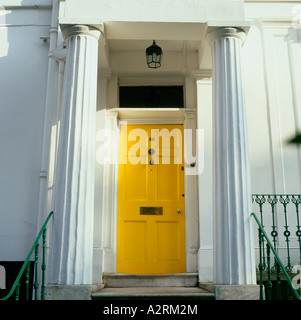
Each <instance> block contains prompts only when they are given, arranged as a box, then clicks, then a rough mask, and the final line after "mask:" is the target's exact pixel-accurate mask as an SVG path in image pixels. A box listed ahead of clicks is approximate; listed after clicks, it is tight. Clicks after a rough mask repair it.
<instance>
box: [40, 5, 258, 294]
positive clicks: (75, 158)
mask: <svg viewBox="0 0 301 320" xmlns="http://www.w3.org/2000/svg"><path fill="white" fill-rule="evenodd" d="M92 2H93V5H92V4H91V6H85V5H84V4H83V2H80V1H73V2H71V1H64V2H61V7H60V11H59V13H60V14H59V24H60V27H61V29H62V33H63V37H64V40H65V45H66V49H67V55H66V57H65V59H63V60H64V64H65V68H64V82H63V86H62V102H61V115H60V116H59V118H58V120H59V121H60V130H59V135H57V138H58V147H57V155H56V157H57V163H56V165H55V176H56V183H55V188H54V190H53V194H51V197H52V204H51V205H50V206H51V207H52V208H54V211H55V212H56V216H55V219H54V224H53V230H52V232H53V233H52V237H51V238H50V255H49V267H48V270H49V271H48V272H49V278H48V287H47V290H48V291H47V292H48V293H47V295H48V297H50V298H51V297H55V298H56V299H57V298H58V297H59V296H60V292H62V294H63V292H65V290H66V288H68V289H69V290H70V292H71V291H72V292H74V297H77V298H78V297H79V296H81V295H82V297H83V298H84V297H87V292H88V295H89V290H91V286H92V284H101V282H102V274H103V273H104V272H106V273H115V272H116V249H117V248H116V243H117V241H116V239H117V199H118V194H117V185H118V139H119V125H120V123H121V122H122V121H127V123H128V124H132V123H143V124H158V123H162V124H184V128H185V129H192V132H196V129H204V134H205V137H206V139H205V140H202V139H199V140H198V141H197V139H196V135H195V134H193V136H192V139H193V146H194V150H192V154H193V155H194V154H195V152H196V149H198V151H199V152H200V153H199V157H198V158H197V159H196V167H195V168H193V170H195V174H186V177H185V206H186V272H187V273H198V277H199V281H200V282H213V283H214V284H215V285H216V286H217V288H218V289H217V298H220V299H223V298H225V297H226V296H227V294H228V291H229V290H230V291H231V290H232V292H234V294H235V295H237V296H240V298H242V296H241V294H245V295H246V297H247V298H250V297H252V296H253V291H254V288H255V290H257V287H256V286H255V284H256V277H255V265H254V249H253V242H252V241H253V240H252V232H251V226H250V221H249V220H250V218H249V213H250V200H251V197H250V188H249V185H250V180H249V176H250V173H249V166H248V139H247V135H246V116H245V103H244V86H243V73H242V70H241V47H242V45H243V38H244V37H245V36H246V33H247V31H248V24H247V23H246V22H245V21H244V19H243V13H242V11H240V6H239V5H238V6H237V4H238V1H235V6H234V2H231V1H230V2H229V1H214V2H218V3H219V4H220V5H221V7H220V10H217V11H216V12H213V11H212V7H211V5H212V4H211V2H210V4H208V1H193V6H190V7H189V6H188V8H187V7H185V6H184V7H183V10H184V9H185V10H188V11H187V12H186V11H185V10H184V14H182V13H183V12H181V10H180V8H179V7H177V10H176V12H177V13H176V12H175V16H174V18H173V19H172V21H169V20H168V21H166V20H165V18H164V16H160V15H159V16H158V17H157V18H156V19H154V14H151V12H152V10H150V11H147V10H145V8H141V7H140V6H139V1H134V3H133V6H134V7H135V9H136V13H137V16H139V18H140V21H137V19H136V15H135V17H131V16H130V15H129V12H127V15H126V21H124V19H123V18H122V16H120V15H122V5H121V4H120V3H117V2H116V1H112V2H110V5H107V6H105V4H104V2H103V1H92ZM115 2H116V3H115ZM155 2H156V1H155ZM155 2H154V3H155ZM159 2H160V1H158V3H157V2H156V3H155V7H157V8H159V6H160V5H159ZM160 3H161V2H160ZM165 5H166V4H164V6H165ZM170 5H171V4H170ZM180 5H182V3H181V4H180V3H179V6H180ZM173 6H174V2H173V5H171V8H172V7H173ZM206 6H207V7H206ZM117 7H118V8H119V10H118V12H117V10H113V9H114V8H115V9H116V8H117ZM104 8H105V9H104ZM204 8H206V9H207V10H206V12H207V14H208V16H199V17H196V16H195V15H192V11H197V10H199V9H204ZM214 8H217V3H215V6H214ZM234 8H235V9H234ZM224 9H227V10H233V12H232V13H233V15H232V20H225V21H223V20H224V19H222V18H221V17H219V15H221V14H222V11H223V10H224ZM161 10H162V8H161ZM134 11H135V10H134ZM179 12H181V15H180V16H179ZM185 12H186V13H187V16H185ZM199 12H204V11H202V10H201V11H199ZM79 13H80V14H79ZM139 13H141V15H139ZM169 17H172V15H169ZM188 17H189V18H188ZM214 17H215V18H216V20H215V19H214ZM183 19H184V20H183ZM217 20H219V22H218V23H217V22H214V21H217ZM141 21H142V22H141ZM154 39H156V40H157V42H158V43H159V44H160V46H161V47H162V49H163V51H164V58H163V65H162V67H161V68H160V69H158V70H150V69H148V68H147V66H146V63H145V54H144V50H145V48H146V47H147V46H148V45H149V44H150V43H151V41H152V40H154ZM64 50H65V48H64V49H63V50H62V51H61V52H62V54H63V51H64ZM58 56H59V52H56V57H58ZM137 84H139V85H154V84H155V85H162V86H164V85H174V84H178V85H183V87H184V93H185V94H184V99H185V101H184V108H182V109H152V110H148V109H143V108H142V109H122V108H119V99H118V89H119V86H124V85H126V86H134V85H137ZM211 97H213V100H212V99H211ZM211 116H213V119H214V121H213V124H212V125H211V124H209V123H211V122H212V118H211ZM95 120H96V121H95ZM105 129H109V130H107V131H105ZM105 132H106V133H107V132H109V135H107V136H105V135H104V133H105ZM211 137H213V143H212V146H211V144H210V142H209V141H210V139H211ZM95 138H96V145H95ZM208 142H209V145H208ZM204 143H205V144H204ZM188 151H189V153H191V152H190V150H188ZM56 157H54V158H56ZM200 157H204V158H203V159H202V158H200ZM108 160H110V161H108ZM203 163H204V170H203V167H202V166H203ZM207 166H208V167H207ZM185 170H186V172H187V173H188V172H189V170H192V168H191V167H190V163H189V162H188V163H185ZM203 174H204V175H205V176H207V177H209V176H210V175H211V179H207V178H204V179H203ZM238 176H239V177H240V179H238ZM208 181H212V184H210V183H208ZM42 214H43V213H42ZM213 226H214V227H213ZM212 240H213V241H212ZM233 286H234V287H233ZM233 288H234V289H233ZM249 289H250V290H249ZM54 290H55V294H54V293H53V292H54Z"/></svg>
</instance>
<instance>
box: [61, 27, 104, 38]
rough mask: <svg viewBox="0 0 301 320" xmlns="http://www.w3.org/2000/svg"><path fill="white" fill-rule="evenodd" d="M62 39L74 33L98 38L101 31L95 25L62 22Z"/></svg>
mask: <svg viewBox="0 0 301 320" xmlns="http://www.w3.org/2000/svg"><path fill="white" fill-rule="evenodd" d="M61 30H62V33H63V37H64V40H65V41H66V40H67V39H68V38H70V37H72V36H76V35H87V36H90V37H94V38H95V39H96V40H98V39H99V37H100V34H101V31H100V30H99V29H97V28H96V27H93V26H90V25H83V24H64V25H61Z"/></svg>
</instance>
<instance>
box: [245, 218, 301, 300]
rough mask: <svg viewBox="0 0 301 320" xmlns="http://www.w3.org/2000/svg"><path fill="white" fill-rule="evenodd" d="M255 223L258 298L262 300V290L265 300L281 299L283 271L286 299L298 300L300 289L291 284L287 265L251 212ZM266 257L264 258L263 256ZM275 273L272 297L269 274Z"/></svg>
mask: <svg viewBox="0 0 301 320" xmlns="http://www.w3.org/2000/svg"><path fill="white" fill-rule="evenodd" d="M251 215H252V216H253V217H254V219H255V221H256V223H257V225H258V239H259V272H260V280H259V286H260V300H264V292H265V299H266V300H272V299H278V300H281V299H283V292H282V291H283V290H282V283H281V282H282V281H281V280H282V279H281V272H283V275H284V277H285V280H286V281H287V284H288V285H287V298H288V300H293V299H297V300H300V299H301V298H300V289H299V292H298V290H297V289H296V287H295V285H294V284H293V282H292V280H291V278H290V276H289V274H288V271H287V267H285V266H284V265H283V263H282V262H281V259H280V258H279V256H278V254H277V252H276V250H275V248H274V244H272V242H271V241H270V239H269V237H268V235H267V234H266V232H265V231H264V229H263V226H262V224H261V223H260V221H259V219H258V218H257V216H256V214H255V213H252V214H251ZM264 243H266V255H264V253H265V246H264ZM271 252H272V253H273V255H274V268H275V269H274V271H273V270H272V267H271ZM264 257H265V258H266V259H265V260H264V259H263V258H264ZM264 271H266V273H267V277H266V285H265V290H264V281H263V272H264ZM273 272H274V273H276V290H275V291H276V297H272V292H273V282H272V279H271V274H272V273H273Z"/></svg>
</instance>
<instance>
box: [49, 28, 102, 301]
mask: <svg viewBox="0 0 301 320" xmlns="http://www.w3.org/2000/svg"><path fill="white" fill-rule="evenodd" d="M62 29H63V36H64V38H65V42H66V44H67V49H68V53H67V58H66V67H65V74H64V88H63V99H62V116H61V123H60V137H59V150H58V160H57V170H56V183H55V194H54V199H55V200H54V201H55V206H54V208H55V209H54V212H55V218H54V226H53V239H52V243H51V247H50V250H51V251H50V264H49V279H48V282H49V283H50V284H59V285H83V284H91V283H92V253H93V215H94V163H95V114H96V89H97V60H98V58H97V56H98V39H99V37H100V31H99V30H97V29H96V28H93V27H90V26H85V25H71V26H66V27H63V28H62ZM50 295H51V294H50Z"/></svg>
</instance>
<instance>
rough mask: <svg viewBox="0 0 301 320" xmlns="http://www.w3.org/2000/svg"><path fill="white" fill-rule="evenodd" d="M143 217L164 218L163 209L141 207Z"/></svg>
mask: <svg viewBox="0 0 301 320" xmlns="http://www.w3.org/2000/svg"><path fill="white" fill-rule="evenodd" d="M140 214H141V215H152V216H162V215H163V207H140Z"/></svg>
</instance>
